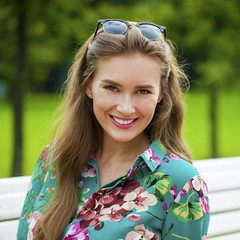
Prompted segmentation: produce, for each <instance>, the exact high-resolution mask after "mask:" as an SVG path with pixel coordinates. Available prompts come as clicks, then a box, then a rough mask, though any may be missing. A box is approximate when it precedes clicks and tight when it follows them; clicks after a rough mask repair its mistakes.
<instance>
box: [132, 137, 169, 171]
mask: <svg viewBox="0 0 240 240" xmlns="http://www.w3.org/2000/svg"><path fill="white" fill-rule="evenodd" d="M165 155H166V151H165V150H164V149H163V148H162V146H161V143H160V141H159V140H154V141H153V142H152V143H151V145H150V146H149V147H148V148H147V149H146V150H145V151H144V152H143V153H142V154H141V155H139V156H138V158H137V159H136V161H135V162H134V164H133V167H138V166H140V165H142V164H143V161H144V162H145V164H146V165H147V167H148V168H149V169H150V171H151V172H154V171H155V170H156V169H157V168H159V167H160V165H161V162H162V160H163V159H164V157H165Z"/></svg>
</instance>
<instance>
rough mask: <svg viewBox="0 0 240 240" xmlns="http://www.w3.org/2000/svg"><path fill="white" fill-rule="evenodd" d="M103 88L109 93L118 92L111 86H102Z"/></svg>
mask: <svg viewBox="0 0 240 240" xmlns="http://www.w3.org/2000/svg"><path fill="white" fill-rule="evenodd" d="M104 88H105V89H106V90H108V91H109V92H117V91H118V89H117V88H116V87H114V86H112V85H108V86H104Z"/></svg>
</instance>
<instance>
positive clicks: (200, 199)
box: [199, 196, 210, 214]
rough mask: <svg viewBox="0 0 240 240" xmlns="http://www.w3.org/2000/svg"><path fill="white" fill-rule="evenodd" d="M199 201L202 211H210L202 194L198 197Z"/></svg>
mask: <svg viewBox="0 0 240 240" xmlns="http://www.w3.org/2000/svg"><path fill="white" fill-rule="evenodd" d="M199 201H200V203H201V206H202V209H203V212H204V213H207V214H209V213H210V208H209V204H208V201H207V200H206V199H205V197H204V196H202V197H199Z"/></svg>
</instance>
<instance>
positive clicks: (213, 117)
mask: <svg viewBox="0 0 240 240" xmlns="http://www.w3.org/2000/svg"><path fill="white" fill-rule="evenodd" d="M217 100H218V98H217V88H216V87H215V86H210V123H211V124H210V126H211V157H212V158H216V157H217V107H218V105H217Z"/></svg>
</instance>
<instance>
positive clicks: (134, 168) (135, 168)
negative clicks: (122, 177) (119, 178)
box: [127, 167, 137, 177]
mask: <svg viewBox="0 0 240 240" xmlns="http://www.w3.org/2000/svg"><path fill="white" fill-rule="evenodd" d="M136 171H137V167H132V168H131V169H130V171H129V172H128V174H127V177H130V176H131V175H132V174H134V173H135V172H136Z"/></svg>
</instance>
